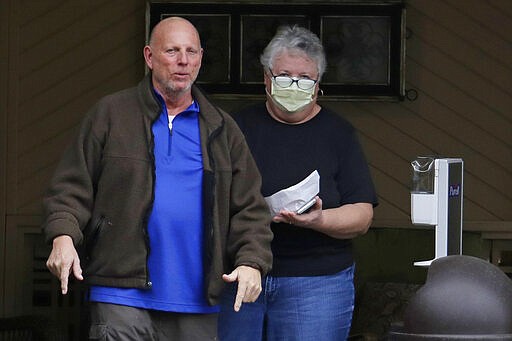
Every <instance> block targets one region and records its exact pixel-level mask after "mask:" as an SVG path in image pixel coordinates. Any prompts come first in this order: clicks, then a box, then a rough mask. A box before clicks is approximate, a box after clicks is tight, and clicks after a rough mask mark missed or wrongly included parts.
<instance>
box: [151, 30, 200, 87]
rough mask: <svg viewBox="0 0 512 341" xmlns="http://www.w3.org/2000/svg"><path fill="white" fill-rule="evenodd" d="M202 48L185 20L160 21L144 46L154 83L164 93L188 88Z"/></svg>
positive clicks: (194, 31)
mask: <svg viewBox="0 0 512 341" xmlns="http://www.w3.org/2000/svg"><path fill="white" fill-rule="evenodd" d="M202 56H203V49H202V48H201V43H200V40H199V36H198V34H197V31H196V30H195V28H194V27H193V26H192V25H191V24H190V23H188V22H186V21H181V20H175V21H169V22H162V23H161V24H160V26H159V27H157V28H156V29H155V31H154V33H153V37H152V40H151V43H150V44H149V45H148V46H146V47H145V48H144V57H145V59H146V64H147V65H148V67H149V68H150V69H151V70H152V72H153V85H154V86H155V87H156V89H157V90H158V91H159V92H160V93H162V94H163V95H172V94H177V93H182V92H185V91H189V90H190V88H191V86H192V83H194V81H195V80H196V78H197V74H198V73H199V68H200V67H201V59H202Z"/></svg>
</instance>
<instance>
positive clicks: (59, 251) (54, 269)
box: [46, 235, 84, 295]
mask: <svg viewBox="0 0 512 341" xmlns="http://www.w3.org/2000/svg"><path fill="white" fill-rule="evenodd" d="M46 267H47V268H48V269H49V270H50V272H51V273H52V274H54V275H55V276H56V277H57V278H58V279H59V280H60V288H61V290H62V294H63V295H65V294H66V293H67V292H68V279H69V276H70V272H71V271H73V275H74V276H75V278H76V279H78V280H80V281H81V280H83V279H84V278H83V276H82V268H81V267H80V258H79V257H78V253H77V252H76V249H75V246H74V245H73V240H72V239H71V237H70V236H67V235H62V236H58V237H56V238H55V239H54V240H53V248H52V252H51V253H50V256H49V257H48V260H47V261H46Z"/></svg>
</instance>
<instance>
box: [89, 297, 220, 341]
mask: <svg viewBox="0 0 512 341" xmlns="http://www.w3.org/2000/svg"><path fill="white" fill-rule="evenodd" d="M90 319H91V325H90V329H89V340H109V341H110V340H115V341H125V340H126V341H127V340H134V341H135V340H137V341H140V340H148V341H149V340H151V341H156V340H158V341H163V340H176V341H181V340H183V341H185V340H186V341H189V340H190V341H194V340H198V341H199V340H200V341H206V340H217V314H184V313H171V312H163V311H155V310H147V309H139V308H134V307H128V306H123V305H116V304H108V303H97V302H91V303H90Z"/></svg>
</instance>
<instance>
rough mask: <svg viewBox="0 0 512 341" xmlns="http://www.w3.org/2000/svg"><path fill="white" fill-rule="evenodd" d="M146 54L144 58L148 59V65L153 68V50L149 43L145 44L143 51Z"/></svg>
mask: <svg viewBox="0 0 512 341" xmlns="http://www.w3.org/2000/svg"><path fill="white" fill-rule="evenodd" d="M142 53H143V54H144V60H145V61H146V65H147V66H148V68H149V69H150V70H153V61H152V57H153V52H152V51H151V47H150V46H149V45H146V46H144V50H143V51H142Z"/></svg>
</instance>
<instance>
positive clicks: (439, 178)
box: [411, 157, 464, 266]
mask: <svg viewBox="0 0 512 341" xmlns="http://www.w3.org/2000/svg"><path fill="white" fill-rule="evenodd" d="M411 166H412V171H413V176H412V190H411V220H412V223H413V224H417V225H435V257H434V259H432V260H427V261H421V262H415V263H414V265H417V266H429V265H430V263H432V261H433V260H435V259H437V258H440V257H444V256H448V255H457V254H461V253H462V194H463V193H462V183H463V168H464V163H463V161H462V159H456V158H433V157H418V158H417V159H416V160H414V161H412V162H411Z"/></svg>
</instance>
